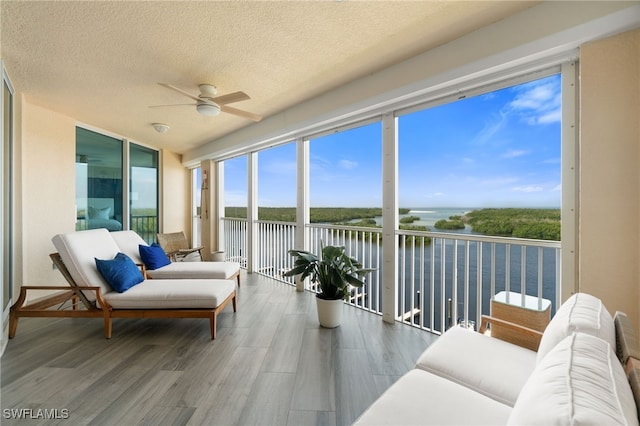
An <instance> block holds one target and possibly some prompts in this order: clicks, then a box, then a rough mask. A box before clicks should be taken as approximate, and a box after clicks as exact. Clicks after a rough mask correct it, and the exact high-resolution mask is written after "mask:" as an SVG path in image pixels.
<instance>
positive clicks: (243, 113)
mask: <svg viewBox="0 0 640 426" xmlns="http://www.w3.org/2000/svg"><path fill="white" fill-rule="evenodd" d="M220 111H222V112H226V113H228V114H233V115H237V116H239V117H244V118H248V119H249V120H253V121H260V120H262V116H261V115H258V114H254V113H252V112H247V111H242V110H240V109H237V108H231V107H229V106H226V105H220Z"/></svg>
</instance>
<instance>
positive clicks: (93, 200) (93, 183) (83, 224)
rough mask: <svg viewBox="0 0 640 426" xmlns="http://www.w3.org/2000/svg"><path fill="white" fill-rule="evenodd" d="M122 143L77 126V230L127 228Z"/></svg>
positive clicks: (117, 229)
mask: <svg viewBox="0 0 640 426" xmlns="http://www.w3.org/2000/svg"><path fill="white" fill-rule="evenodd" d="M122 143H123V142H122V140H119V139H115V138H112V137H109V136H105V135H103V134H100V133H96V132H92V131H90V130H87V129H83V128H81V127H76V230H78V231H80V230H84V229H96V228H106V229H107V230H109V231H120V230H121V229H123V220H122V219H123V215H122V193H123V186H122Z"/></svg>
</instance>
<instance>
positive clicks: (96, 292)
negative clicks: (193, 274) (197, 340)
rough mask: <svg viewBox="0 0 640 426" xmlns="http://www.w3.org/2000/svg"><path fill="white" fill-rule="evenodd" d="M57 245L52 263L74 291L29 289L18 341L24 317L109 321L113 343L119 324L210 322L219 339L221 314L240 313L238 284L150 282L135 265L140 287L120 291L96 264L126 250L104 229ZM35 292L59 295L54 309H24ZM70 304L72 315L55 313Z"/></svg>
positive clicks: (19, 310)
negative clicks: (173, 320)
mask: <svg viewBox="0 0 640 426" xmlns="http://www.w3.org/2000/svg"><path fill="white" fill-rule="evenodd" d="M52 241H53V244H54V246H55V247H56V249H57V250H58V253H54V254H52V255H51V257H52V259H53V260H54V262H56V265H58V267H59V268H60V271H61V272H62V274H63V275H64V276H65V278H66V279H67V281H68V282H69V284H70V285H71V288H69V289H66V290H64V289H61V287H53V286H49V287H47V286H36V287H29V286H23V287H22V288H21V291H20V296H19V297H18V300H17V301H16V303H15V304H14V305H13V306H12V307H11V312H10V325H9V337H10V338H13V337H14V336H15V333H16V328H17V323H18V319H19V318H20V317H90V318H103V319H104V326H105V337H107V338H111V334H112V319H113V318H206V319H208V320H209V325H210V331H211V338H212V339H214V338H215V336H216V318H217V316H218V314H219V313H220V312H221V311H222V310H223V309H224V308H225V307H226V306H227V305H228V304H230V303H231V304H233V310H234V311H235V310H236V283H235V282H234V280H230V279H192V278H183V279H144V276H143V275H142V274H141V272H140V271H139V270H138V269H137V268H136V266H135V264H134V262H133V260H132V259H124V260H125V261H126V263H127V264H128V265H130V268H131V269H132V270H133V271H132V272H133V274H134V275H136V274H137V276H136V277H135V279H136V281H137V283H136V284H135V285H133V286H132V287H130V288H128V289H121V291H116V290H114V288H112V286H110V285H109V283H108V282H107V280H106V279H105V276H104V275H103V274H101V272H100V271H99V270H98V267H97V262H96V259H99V260H107V261H110V260H113V259H114V258H116V255H118V253H121V252H122V249H121V248H120V247H119V246H118V244H116V241H115V240H114V238H113V233H110V232H108V231H107V230H106V229H104V228H103V229H92V230H87V231H78V232H70V233H67V234H60V235H56V236H54V237H53V239H52ZM118 266H119V264H118ZM122 269H126V268H122ZM114 270H115V271H116V272H118V271H119V269H118V268H114ZM138 276H139V278H138ZM112 284H113V281H112ZM30 290H56V291H57V294H55V295H54V296H52V297H51V298H50V299H49V300H50V301H51V303H48V302H49V301H48V300H42V301H38V302H35V303H32V304H30V305H24V303H25V301H26V299H27V292H28V291H30ZM68 300H71V301H72V304H73V309H71V310H60V309H57V308H56V309H53V310H51V309H49V308H50V307H51V306H54V305H56V304H57V303H59V302H63V301H68ZM78 300H80V301H82V302H83V304H84V309H76V307H77V305H78Z"/></svg>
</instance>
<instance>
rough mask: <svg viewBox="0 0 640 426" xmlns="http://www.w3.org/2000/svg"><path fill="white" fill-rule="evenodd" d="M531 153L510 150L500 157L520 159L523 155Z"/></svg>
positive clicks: (522, 150) (521, 150)
mask: <svg viewBox="0 0 640 426" xmlns="http://www.w3.org/2000/svg"><path fill="white" fill-rule="evenodd" d="M530 152H531V151H526V150H524V149H519V150H518V149H512V150H509V151H507V152H505V153H504V154H502V155H501V157H502V158H516V157H522V156H523V155H527V154H529V153H530Z"/></svg>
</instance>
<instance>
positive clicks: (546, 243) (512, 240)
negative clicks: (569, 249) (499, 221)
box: [396, 229, 561, 248]
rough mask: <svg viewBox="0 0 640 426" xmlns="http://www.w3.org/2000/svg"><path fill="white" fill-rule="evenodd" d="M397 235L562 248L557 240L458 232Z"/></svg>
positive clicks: (410, 231)
mask: <svg viewBox="0 0 640 426" xmlns="http://www.w3.org/2000/svg"><path fill="white" fill-rule="evenodd" d="M396 235H410V236H412V237H431V238H442V239H445V240H462V241H477V242H483V243H484V242H486V243H500V244H517V245H522V246H535V247H549V248H560V247H561V243H560V241H555V240H534V239H530V238H517V237H496V236H491V235H479V234H461V233H457V232H432V231H414V230H409V229H400V230H396Z"/></svg>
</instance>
